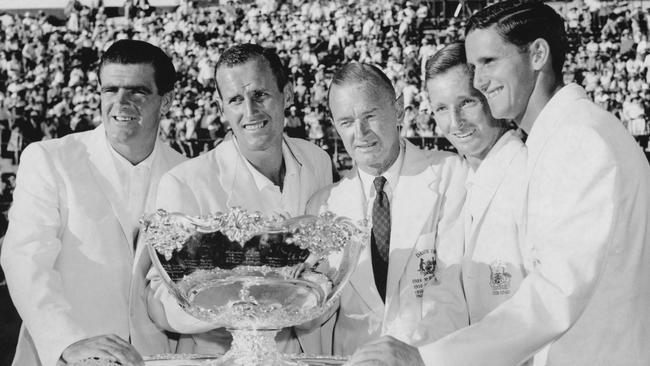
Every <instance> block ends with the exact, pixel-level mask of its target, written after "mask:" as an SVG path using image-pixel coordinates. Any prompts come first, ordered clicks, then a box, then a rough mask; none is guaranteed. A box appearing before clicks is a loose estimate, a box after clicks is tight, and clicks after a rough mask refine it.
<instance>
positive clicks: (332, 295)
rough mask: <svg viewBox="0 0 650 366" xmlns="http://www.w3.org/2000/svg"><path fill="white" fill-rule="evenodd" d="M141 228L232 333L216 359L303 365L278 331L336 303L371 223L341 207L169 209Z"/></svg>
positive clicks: (163, 266)
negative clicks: (305, 211)
mask: <svg viewBox="0 0 650 366" xmlns="http://www.w3.org/2000/svg"><path fill="white" fill-rule="evenodd" d="M141 235H142V240H144V243H145V244H146V245H147V248H148V250H149V254H150V256H151V259H152V261H153V264H154V266H155V267H156V269H157V270H158V271H159V272H160V275H161V276H162V278H163V281H164V283H165V285H166V286H167V288H168V289H169V291H170V293H172V294H173V295H174V296H175V298H176V299H177V300H178V303H179V304H180V306H181V307H182V308H183V309H184V310H185V311H186V312H187V313H189V314H191V315H192V316H194V317H196V318H197V319H200V320H203V321H206V322H210V323H212V324H214V325H215V328H220V327H225V328H226V329H228V331H230V333H231V334H232V336H233V342H232V345H231V348H230V351H228V352H227V353H226V354H225V355H224V356H223V357H221V358H219V359H218V360H217V361H215V362H214V363H212V364H211V365H215V366H216V365H247V366H256V365H303V363H301V362H300V361H295V359H291V358H290V357H289V356H287V355H283V354H281V353H280V352H278V350H277V346H276V344H275V335H276V333H277V332H278V331H280V330H281V329H282V328H286V327H292V326H296V325H301V324H309V323H310V322H312V323H313V322H315V321H316V323H317V322H318V319H322V318H324V317H325V316H326V314H327V313H328V311H329V310H330V309H332V308H333V307H334V306H335V304H336V303H337V299H338V297H339V295H340V293H341V290H342V289H343V287H344V286H345V284H346V283H347V282H348V280H349V278H350V276H351V275H352V272H353V271H354V268H355V266H356V263H357V261H358V258H359V254H360V252H361V249H362V247H363V245H364V243H365V242H366V239H367V235H368V230H367V228H366V225H364V224H363V223H362V224H359V225H355V224H354V223H352V222H351V221H350V220H349V219H347V218H343V217H337V216H335V215H333V214H332V213H324V214H321V215H319V216H301V217H296V218H289V219H286V218H269V217H265V216H264V215H262V214H260V213H250V212H247V211H245V210H243V209H240V208H232V209H230V210H229V211H227V212H218V213H215V214H212V215H209V216H202V217H191V216H186V215H183V214H180V213H167V212H165V211H164V210H159V211H157V212H155V213H154V214H151V215H149V216H146V217H145V218H144V219H143V220H142V231H141Z"/></svg>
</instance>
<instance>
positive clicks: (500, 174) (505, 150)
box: [466, 131, 523, 253]
mask: <svg viewBox="0 0 650 366" xmlns="http://www.w3.org/2000/svg"><path fill="white" fill-rule="evenodd" d="M502 139H505V140H504V141H502V143H503V144H502V145H501V146H500V147H497V150H495V151H493V152H490V153H489V154H488V157H487V158H486V159H485V161H483V163H481V166H480V167H479V174H480V175H479V176H477V177H476V179H475V183H474V187H473V188H472V189H473V192H472V198H471V202H468V203H469V207H467V208H466V209H468V210H469V212H468V214H470V215H471V216H472V217H473V220H472V222H471V224H470V225H469V226H470V230H469V233H468V235H469V236H468V237H469V238H471V237H472V236H473V235H475V234H476V233H475V230H476V227H478V224H479V223H480V222H481V220H482V219H483V217H484V216H485V213H486V212H487V210H488V207H489V206H490V203H491V202H492V199H493V198H494V195H495V194H496V192H497V190H498V188H499V187H500V186H501V184H502V183H503V179H504V178H505V176H506V173H507V171H508V166H510V164H511V163H512V161H513V160H514V158H515V157H516V156H517V155H518V154H519V152H520V151H521V149H522V146H523V143H522V142H521V140H519V139H518V138H517V137H515V136H513V135H512V132H511V131H508V132H506V135H504V136H503V137H502ZM469 242H470V243H473V242H474V241H473V240H470V241H469ZM473 249H474V248H466V250H467V252H468V253H471V252H472V251H473Z"/></svg>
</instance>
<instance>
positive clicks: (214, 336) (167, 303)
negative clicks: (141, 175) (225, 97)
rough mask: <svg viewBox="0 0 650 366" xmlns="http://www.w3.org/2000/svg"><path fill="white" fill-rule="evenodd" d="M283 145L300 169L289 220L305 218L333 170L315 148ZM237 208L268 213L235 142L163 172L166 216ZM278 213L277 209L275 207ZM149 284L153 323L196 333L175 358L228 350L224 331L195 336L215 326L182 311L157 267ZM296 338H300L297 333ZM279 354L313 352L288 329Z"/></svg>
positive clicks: (161, 200)
mask: <svg viewBox="0 0 650 366" xmlns="http://www.w3.org/2000/svg"><path fill="white" fill-rule="evenodd" d="M284 141H285V143H286V145H287V147H288V150H289V151H290V154H292V155H293V157H294V158H295V161H297V163H298V165H299V167H298V169H299V185H300V187H299V189H298V191H297V192H290V193H291V194H295V195H296V196H297V199H296V200H295V202H297V207H293V208H291V212H289V213H290V214H291V215H294V216H297V215H302V214H304V211H305V206H306V205H307V201H308V200H309V197H311V195H312V194H313V193H314V192H316V191H317V190H319V189H321V188H323V187H325V186H327V185H328V184H331V183H332V165H331V160H330V158H329V156H328V155H327V153H326V152H325V151H324V150H323V149H321V148H319V147H318V146H316V145H314V144H312V143H311V142H308V141H306V140H302V139H294V138H289V137H285V138H284ZM234 206H239V207H242V208H245V209H246V210H248V211H261V212H262V213H264V214H273V213H274V212H267V211H268V209H267V208H266V207H267V206H266V205H264V198H263V196H262V195H261V193H260V191H259V189H258V188H257V185H256V183H255V181H254V179H253V176H252V175H251V173H250V170H249V169H248V167H247V165H246V162H245V161H244V157H243V156H242V155H241V153H240V152H239V150H238V149H237V147H236V145H235V141H234V138H232V137H231V138H227V139H226V140H225V141H223V142H222V143H221V144H219V145H218V146H217V147H215V148H214V149H213V150H212V151H210V152H209V153H207V154H205V155H202V156H199V157H197V158H195V159H192V160H189V161H187V162H186V163H184V164H181V165H179V166H178V167H176V168H175V169H172V170H171V171H170V172H169V173H167V174H166V175H165V176H164V177H163V178H162V180H161V181H160V188H159V190H158V198H157V199H156V207H157V208H163V209H165V210H167V211H170V212H182V213H185V214H188V215H207V214H210V213H214V212H217V211H224V210H226V209H228V208H230V207H234ZM278 209H279V208H278ZM148 278H149V280H150V281H151V283H150V290H151V291H150V293H149V295H150V303H149V308H150V311H151V312H152V316H153V318H154V320H156V321H157V323H159V324H161V326H163V327H164V328H166V329H169V330H172V331H176V332H179V333H185V334H194V336H193V337H192V338H193V339H189V338H188V337H186V336H184V337H183V339H182V340H181V342H179V348H178V349H177V352H179V353H188V352H195V353H216V352H225V351H227V350H228V348H229V347H228V346H229V342H230V336H229V335H228V333H226V332H225V330H223V329H222V328H220V329H216V330H213V331H210V332H207V333H203V334H198V333H202V332H205V331H207V330H210V329H213V328H214V327H213V326H211V325H209V324H207V323H203V322H200V321H198V320H196V319H195V318H193V317H192V316H190V315H188V314H187V313H186V312H185V311H184V310H182V309H181V308H180V307H179V306H178V304H177V302H176V300H174V299H173V298H172V297H171V295H170V294H169V292H168V291H167V288H166V287H165V286H164V285H163V284H162V282H161V278H160V277H159V275H158V273H157V271H156V269H155V268H152V269H151V271H150V272H149V276H148ZM297 333H298V334H297V335H298V337H300V336H301V333H300V332H299V331H298V330H297ZM276 339H278V340H280V341H281V343H282V344H280V347H281V349H284V351H286V352H299V351H300V348H299V347H300V345H302V347H303V349H312V348H313V347H311V348H310V347H309V345H307V344H303V343H302V341H301V344H300V345H298V344H297V342H295V338H293V337H292V336H291V329H287V330H283V331H282V332H281V333H280V334H279V336H278V338H276Z"/></svg>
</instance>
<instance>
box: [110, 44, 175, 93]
mask: <svg viewBox="0 0 650 366" xmlns="http://www.w3.org/2000/svg"><path fill="white" fill-rule="evenodd" d="M107 64H123V65H130V64H149V65H151V66H153V70H154V80H155V81H156V88H157V89H158V94H159V95H164V94H166V93H168V92H170V91H172V90H173V89H174V82H176V69H174V64H173V63H172V60H171V58H169V56H167V54H166V53H165V52H164V51H163V50H161V49H160V48H158V47H156V46H154V45H152V44H151V43H148V42H144V41H136V40H132V39H122V40H119V41H116V42H115V43H113V44H112V45H111V46H110V47H109V48H108V49H107V50H106V52H104V54H103V55H102V58H101V60H100V62H99V76H100V79H99V81H100V83H101V72H102V68H103V67H104V66H105V65H107Z"/></svg>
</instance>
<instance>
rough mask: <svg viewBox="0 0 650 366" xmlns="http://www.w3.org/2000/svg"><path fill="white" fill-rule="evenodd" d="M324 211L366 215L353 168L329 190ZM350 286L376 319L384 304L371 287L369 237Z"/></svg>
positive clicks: (357, 216)
mask: <svg viewBox="0 0 650 366" xmlns="http://www.w3.org/2000/svg"><path fill="white" fill-rule="evenodd" d="M327 210H330V211H332V212H335V213H336V214H337V215H339V216H345V217H348V218H350V219H352V221H353V222H355V223H357V222H359V221H361V220H364V219H365V218H366V217H365V216H366V210H367V207H366V203H365V199H364V193H363V189H362V188H361V180H360V179H359V174H358V172H357V170H356V168H355V169H353V170H352V171H351V172H350V173H349V174H348V175H347V176H346V177H344V178H343V179H342V180H341V181H340V182H339V184H338V185H337V186H335V187H334V188H333V189H332V191H331V192H330V198H329V199H328V207H327ZM350 287H352V289H353V290H354V291H355V292H356V293H357V294H358V295H359V298H360V299H361V300H362V301H363V302H364V303H365V305H366V306H367V307H368V308H369V309H371V311H372V312H373V313H374V314H375V315H376V316H377V317H379V318H380V319H381V318H382V317H383V314H384V303H383V301H382V300H381V297H380V296H379V292H378V291H377V287H376V286H375V276H374V274H373V271H372V258H371V254H370V240H368V242H367V243H365V245H364V247H363V249H362V251H361V254H360V256H359V262H358V263H357V268H356V269H355V270H354V272H353V273H352V276H351V277H350Z"/></svg>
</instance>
